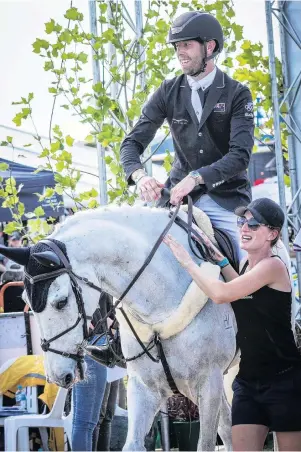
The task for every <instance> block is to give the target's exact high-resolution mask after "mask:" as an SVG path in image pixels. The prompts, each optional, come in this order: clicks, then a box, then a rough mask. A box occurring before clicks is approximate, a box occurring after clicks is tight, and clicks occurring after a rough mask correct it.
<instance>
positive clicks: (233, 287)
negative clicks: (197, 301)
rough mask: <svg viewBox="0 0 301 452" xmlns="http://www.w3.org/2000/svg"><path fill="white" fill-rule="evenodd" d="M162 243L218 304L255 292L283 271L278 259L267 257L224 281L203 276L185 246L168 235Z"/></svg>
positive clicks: (276, 278)
mask: <svg viewBox="0 0 301 452" xmlns="http://www.w3.org/2000/svg"><path fill="white" fill-rule="evenodd" d="M164 243H166V245H168V246H169V248H170V249H171V251H172V252H173V254H174V255H175V257H176V258H177V259H178V261H179V262H180V264H181V265H182V266H183V267H184V268H185V269H186V270H187V271H188V273H189V274H190V275H191V277H192V279H193V280H194V281H195V282H196V284H197V285H198V286H199V287H200V288H201V289H202V290H203V291H204V292H205V294H206V295H207V296H208V297H209V298H211V299H212V301H214V302H215V303H218V304H221V303H231V302H232V301H235V300H239V299H240V298H244V297H246V296H247V295H250V294H252V293H253V292H256V291H257V290H259V289H260V288H261V287H263V286H266V285H270V284H273V283H275V282H276V281H277V280H278V279H279V277H281V273H282V272H283V271H284V267H283V264H282V262H281V261H280V260H279V259H272V258H267V259H263V260H262V261H260V262H259V263H258V264H257V265H256V266H255V267H254V268H252V270H250V271H249V272H248V273H245V274H244V275H242V276H238V277H235V278H234V279H232V280H231V281H230V282H226V283H225V282H222V281H217V280H216V279H214V278H208V276H206V277H205V276H204V275H203V274H202V267H199V266H198V265H197V264H196V263H195V262H194V261H193V260H192V258H191V257H190V255H189V253H188V252H187V251H186V250H185V248H184V247H183V246H182V245H180V244H179V243H178V242H176V241H175V240H174V239H173V238H172V237H171V236H170V235H169V236H167V237H165V239H164ZM225 268H226V267H225ZM235 273H236V272H235Z"/></svg>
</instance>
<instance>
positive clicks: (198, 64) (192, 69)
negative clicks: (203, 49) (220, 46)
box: [181, 59, 203, 76]
mask: <svg viewBox="0 0 301 452" xmlns="http://www.w3.org/2000/svg"><path fill="white" fill-rule="evenodd" d="M202 67H203V59H200V60H197V61H195V62H192V64H191V65H189V67H183V66H182V65H181V69H182V72H183V74H185V75H190V76H193V74H195V73H196V72H199V71H200V69H201V68H202Z"/></svg>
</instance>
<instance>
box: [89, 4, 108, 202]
mask: <svg viewBox="0 0 301 452" xmlns="http://www.w3.org/2000/svg"><path fill="white" fill-rule="evenodd" d="M89 16H90V30H91V33H92V35H93V36H98V31H97V13H96V0H89ZM94 42H95V41H94V40H92V48H93V44H94ZM95 55H97V54H96V52H95V51H94V48H93V50H92V69H93V84H94V85H95V84H96V83H100V82H102V83H103V82H104V81H103V80H101V78H100V68H99V61H98V59H95ZM101 127H102V124H101V123H99V130H101ZM96 150H97V162H98V175H99V202H100V205H105V204H107V203H108V195H107V170H106V162H105V148H104V147H103V146H102V145H101V144H100V143H99V142H98V140H96Z"/></svg>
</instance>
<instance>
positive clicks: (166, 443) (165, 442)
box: [160, 402, 170, 451]
mask: <svg viewBox="0 0 301 452" xmlns="http://www.w3.org/2000/svg"><path fill="white" fill-rule="evenodd" d="M160 414H161V432H162V450H165V451H169V450H170V439H169V417H168V408H167V402H164V404H163V405H162V407H161V412H160Z"/></svg>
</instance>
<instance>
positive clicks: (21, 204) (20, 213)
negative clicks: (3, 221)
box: [18, 202, 25, 217]
mask: <svg viewBox="0 0 301 452" xmlns="http://www.w3.org/2000/svg"><path fill="white" fill-rule="evenodd" d="M18 212H19V215H20V216H21V217H22V216H23V215H24V213H25V206H24V204H23V202H19V204H18Z"/></svg>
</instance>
